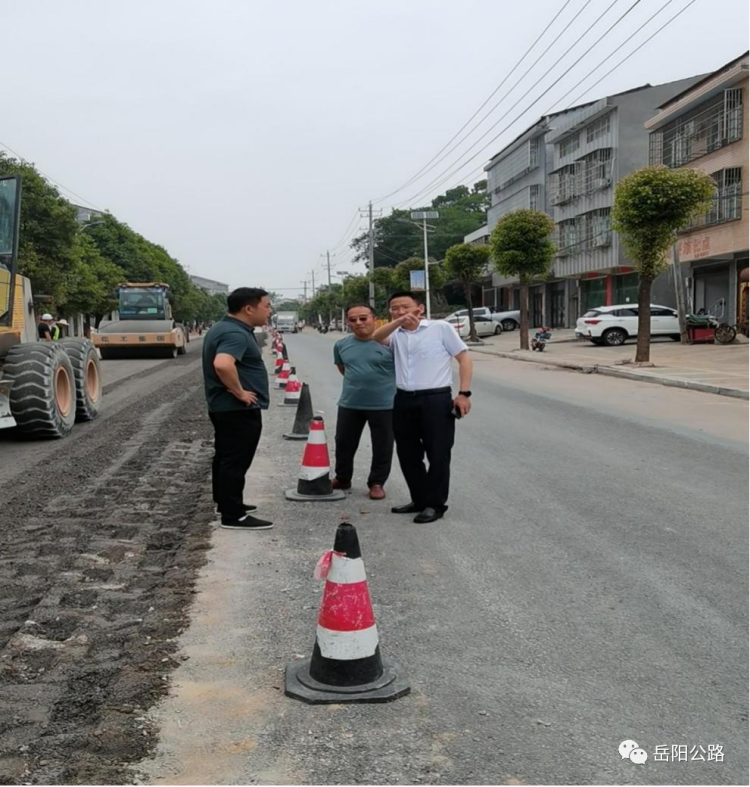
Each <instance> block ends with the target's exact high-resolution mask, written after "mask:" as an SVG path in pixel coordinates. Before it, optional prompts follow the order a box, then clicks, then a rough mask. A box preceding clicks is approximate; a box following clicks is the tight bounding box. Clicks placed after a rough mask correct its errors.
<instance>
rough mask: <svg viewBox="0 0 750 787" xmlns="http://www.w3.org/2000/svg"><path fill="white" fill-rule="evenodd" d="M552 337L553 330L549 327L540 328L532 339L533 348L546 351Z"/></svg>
mask: <svg viewBox="0 0 750 787" xmlns="http://www.w3.org/2000/svg"><path fill="white" fill-rule="evenodd" d="M551 338H552V331H550V329H549V328H546V327H543V328H540V329H539V330H538V331H537V332H536V333H535V334H534V338H533V339H532V340H531V349H532V350H536V351H537V352H540V353H541V352H544V348H545V347H546V346H547V342H548V341H549V340H550V339H551Z"/></svg>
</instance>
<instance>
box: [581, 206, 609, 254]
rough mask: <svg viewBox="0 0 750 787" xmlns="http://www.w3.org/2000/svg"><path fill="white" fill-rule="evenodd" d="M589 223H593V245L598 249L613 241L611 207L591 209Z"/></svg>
mask: <svg viewBox="0 0 750 787" xmlns="http://www.w3.org/2000/svg"><path fill="white" fill-rule="evenodd" d="M587 215H588V223H589V224H590V225H591V246H592V248H595V249H598V248H602V247H603V246H609V245H610V243H612V216H611V209H610V208H600V209H599V210H594V211H591V213H589V214H587Z"/></svg>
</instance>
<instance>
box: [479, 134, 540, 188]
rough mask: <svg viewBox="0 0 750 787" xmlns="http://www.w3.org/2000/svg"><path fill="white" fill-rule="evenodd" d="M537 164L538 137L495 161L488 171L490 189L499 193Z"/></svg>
mask: <svg viewBox="0 0 750 787" xmlns="http://www.w3.org/2000/svg"><path fill="white" fill-rule="evenodd" d="M538 166H539V139H538V138H536V137H535V138H534V139H530V140H528V141H527V142H524V143H523V145H521V146H520V147H518V148H516V149H515V150H514V151H512V152H511V153H509V154H508V155H507V156H505V157H504V158H502V159H500V160H499V161H497V162H496V163H495V164H494V165H493V167H492V168H491V169H490V170H489V172H488V178H489V185H490V189H491V191H492V192H493V193H494V194H499V193H500V192H501V191H502V190H503V189H506V188H507V187H508V186H510V185H511V184H512V183H515V181H517V180H520V178H522V177H523V176H524V175H526V174H527V173H528V172H531V170H532V169H534V168H535V167H538Z"/></svg>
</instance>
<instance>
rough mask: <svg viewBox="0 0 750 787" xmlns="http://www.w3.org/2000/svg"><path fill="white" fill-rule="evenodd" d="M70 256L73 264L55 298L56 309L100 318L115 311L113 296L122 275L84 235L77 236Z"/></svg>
mask: <svg viewBox="0 0 750 787" xmlns="http://www.w3.org/2000/svg"><path fill="white" fill-rule="evenodd" d="M74 253H75V262H74V264H73V267H72V268H71V270H70V271H68V273H67V275H66V280H65V283H64V287H63V288H62V292H61V293H59V294H58V296H57V299H56V305H57V308H58V310H59V311H61V312H64V313H65V314H93V315H95V316H97V317H99V318H101V317H103V316H104V315H105V314H107V313H109V312H111V311H113V310H114V309H116V308H117V299H116V298H115V297H113V293H114V290H115V288H116V287H117V284H118V283H119V282H121V281H123V279H124V278H125V276H124V273H123V271H122V269H121V268H119V267H118V266H117V265H115V264H114V263H113V262H110V261H109V260H108V259H107V258H106V257H104V256H103V255H102V254H101V253H100V252H99V249H98V247H97V245H96V243H94V241H93V240H92V239H91V238H89V237H87V236H86V235H85V234H81V233H79V234H78V235H77V237H76V239H75V245H74Z"/></svg>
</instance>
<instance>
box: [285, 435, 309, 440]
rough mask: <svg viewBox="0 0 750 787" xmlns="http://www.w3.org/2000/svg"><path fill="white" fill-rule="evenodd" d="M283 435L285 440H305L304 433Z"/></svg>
mask: <svg viewBox="0 0 750 787" xmlns="http://www.w3.org/2000/svg"><path fill="white" fill-rule="evenodd" d="M283 437H284V439H285V440H307V435H306V434H285V435H284V436H283Z"/></svg>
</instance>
